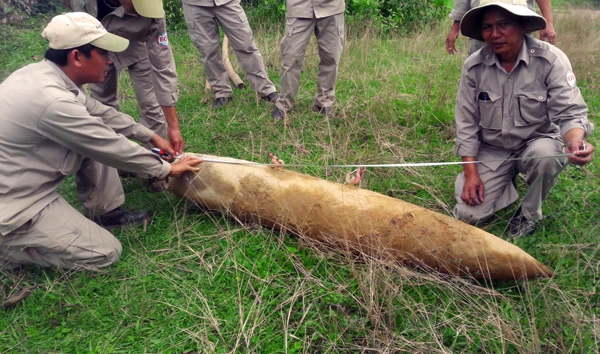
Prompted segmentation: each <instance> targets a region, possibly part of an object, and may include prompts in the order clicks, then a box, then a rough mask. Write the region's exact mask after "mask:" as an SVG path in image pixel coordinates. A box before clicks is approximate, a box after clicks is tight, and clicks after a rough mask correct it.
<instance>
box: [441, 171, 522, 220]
mask: <svg viewBox="0 0 600 354" xmlns="http://www.w3.org/2000/svg"><path fill="white" fill-rule="evenodd" d="M477 170H478V171H479V176H480V177H481V180H482V181H483V186H484V199H485V201H484V202H483V203H482V204H480V205H476V206H469V205H467V204H465V202H464V201H463V200H462V199H461V197H460V196H461V194H462V192H463V188H464V186H465V174H464V172H461V173H460V174H459V175H458V177H457V178H456V183H455V185H454V197H455V198H456V206H455V207H454V210H453V214H454V217H455V218H457V219H459V220H461V221H464V222H467V223H470V224H474V225H477V224H479V223H482V222H484V221H485V220H487V219H488V218H489V217H490V216H492V215H493V214H494V213H495V212H497V211H498V210H501V209H504V208H506V207H507V206H509V205H511V204H512V203H514V202H515V201H516V200H517V199H518V198H519V194H518V193H517V190H516V189H515V185H514V183H513V178H514V177H515V176H516V175H517V173H518V172H517V170H516V166H515V163H514V162H513V161H506V162H504V163H503V164H502V165H500V167H498V169H496V170H495V171H494V170H492V169H490V168H488V167H487V166H485V165H483V164H477Z"/></svg>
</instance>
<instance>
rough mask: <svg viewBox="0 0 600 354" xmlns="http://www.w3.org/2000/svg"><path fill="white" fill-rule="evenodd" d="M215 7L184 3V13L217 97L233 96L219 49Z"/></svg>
mask: <svg viewBox="0 0 600 354" xmlns="http://www.w3.org/2000/svg"><path fill="white" fill-rule="evenodd" d="M213 9H214V7H202V6H191V5H188V4H186V3H183V15H184V17H185V23H186V25H187V27H188V31H189V34H190V39H191V40H192V42H193V43H194V45H195V46H196V48H198V54H200V62H201V63H202V65H203V66H204V75H205V76H206V79H207V80H208V82H209V83H210V85H211V86H212V88H213V90H214V93H215V97H216V98H220V97H231V96H232V95H233V91H232V90H231V85H230V84H229V76H228V75H227V70H225V66H224V65H223V59H222V58H221V53H220V51H219V49H220V46H219V28H218V25H217V22H216V21H215V15H214V12H213Z"/></svg>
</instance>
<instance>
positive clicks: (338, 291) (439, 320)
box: [0, 10, 600, 353]
mask: <svg viewBox="0 0 600 354" xmlns="http://www.w3.org/2000/svg"><path fill="white" fill-rule="evenodd" d="M598 16H599V14H598V12H594V11H591V10H586V11H580V10H561V11H557V12H556V13H555V25H556V29H557V33H558V42H557V45H558V46H559V47H560V48H562V49H563V50H564V51H565V52H566V53H567V55H569V57H570V59H571V61H572V63H573V67H574V71H575V73H576V74H577V77H578V85H579V87H580V88H581V90H582V92H583V95H584V98H585V99H586V102H587V103H588V105H589V109H590V114H589V118H590V120H591V121H592V122H594V123H595V124H596V125H598V123H599V116H598V108H599V107H600V94H599V93H600V84H599V83H600V73H599V72H598V70H597V60H598V48H599V47H600V21H598ZM43 26H44V21H43V20H39V21H38V22H35V21H32V22H31V23H28V24H27V25H25V26H21V27H17V26H7V25H2V26H1V29H0V31H1V32H2V33H0V34H2V35H1V36H0V38H2V39H0V63H1V65H0V79H3V78H5V77H6V76H7V75H9V73H10V72H12V71H14V70H15V69H17V68H19V67H21V66H23V65H25V64H28V63H31V62H35V61H37V60H39V58H40V57H43V54H44V51H45V48H46V44H45V42H44V40H43V39H42V38H41V37H40V36H39V33H40V32H41V29H42V28H43ZM253 26H254V30H255V40H256V42H257V44H258V47H259V48H260V50H261V52H262V54H263V57H264V60H265V62H266V63H267V66H268V70H269V75H270V78H271V79H272V80H273V81H274V82H275V84H276V86H279V68H280V65H281V59H280V53H279V45H278V43H279V39H280V35H281V31H282V28H269V29H268V30H267V29H266V28H264V27H261V26H260V25H259V24H253ZM449 28H450V22H449V21H444V22H443V23H442V24H441V25H440V26H439V27H433V28H429V29H425V30H423V31H422V32H421V33H416V34H414V35H412V36H410V37H405V38H395V37H391V38H378V37H376V36H375V35H374V34H373V33H369V32H362V33H357V32H356V31H354V30H353V29H352V28H350V29H349V31H348V32H349V35H348V40H347V43H346V46H345V50H344V54H343V56H342V63H341V67H340V70H339V81H338V86H337V96H336V101H337V104H336V110H337V114H336V115H335V117H330V118H324V117H323V116H321V115H319V114H317V113H315V112H313V111H312V110H311V107H312V97H313V95H314V93H315V91H316V84H315V82H316V74H317V61H318V56H317V51H316V45H315V43H314V41H313V42H311V46H310V47H309V51H308V53H307V57H306V59H305V64H304V71H303V76H302V84H301V87H300V91H299V94H298V96H297V97H296V99H297V106H296V107H295V109H294V110H293V111H292V112H291V114H290V116H289V119H288V120H286V121H284V122H279V123H275V122H273V121H272V119H271V116H270V111H271V109H272V106H269V105H267V104H266V103H263V102H261V101H260V100H258V99H257V97H256V96H255V94H254V93H253V92H252V90H251V89H245V90H238V89H234V101H233V103H232V104H230V105H229V106H227V107H226V108H224V109H218V110H217V109H213V108H212V107H211V102H212V95H211V94H207V93H205V92H204V76H203V72H202V69H201V66H200V64H199V60H198V54H197V52H196V49H195V47H194V46H193V45H192V43H191V42H190V40H189V38H188V36H187V33H185V32H182V33H170V41H171V43H172V47H173V50H174V53H175V58H176V61H177V65H178V67H177V68H178V73H179V88H180V91H181V99H180V101H179V104H178V107H177V108H178V111H179V114H180V119H181V127H182V133H183V136H184V139H185V140H186V143H187V146H186V151H189V152H199V153H208V154H213V155H220V156H230V157H234V158H241V159H247V160H252V161H257V162H267V157H266V156H267V153H268V152H269V151H273V152H275V153H276V154H277V155H278V156H279V157H281V158H282V159H283V160H285V161H286V162H287V163H288V164H303V165H306V167H304V168H302V169H296V170H299V171H301V172H305V173H308V174H311V175H315V176H319V177H322V178H327V179H329V180H333V181H339V182H342V181H343V179H344V175H345V173H346V172H348V171H346V170H334V171H332V170H328V171H327V173H326V171H325V169H324V165H325V164H326V163H330V164H331V163H348V164H352V163H400V162H433V161H456V160H458V158H457V157H456V156H455V155H454V143H453V138H454V134H455V129H454V116H453V113H454V100H455V92H456V88H457V86H458V80H459V77H460V68H461V65H462V62H463V60H464V59H465V54H464V53H465V52H466V45H465V44H466V41H465V40H464V38H463V39H461V40H460V43H459V45H460V49H461V50H462V51H461V53H460V54H459V55H457V56H449V55H447V54H446V52H445V50H444V46H443V42H444V39H445V36H446V34H447V30H448V29H449ZM232 59H233V56H232ZM234 65H235V60H234ZM240 73H241V72H240ZM121 98H122V104H121V108H122V110H123V111H124V112H126V113H128V114H131V115H133V116H134V117H135V115H136V110H137V108H136V103H135V99H134V95H133V90H132V88H131V84H130V82H129V81H128V78H127V75H126V73H123V74H122V75H121ZM15 118H17V117H15ZM597 136H598V134H596V136H592V137H590V139H589V141H590V142H591V143H592V144H593V145H594V146H597V147H598V146H600V140H599V139H598V137H597ZM459 172H460V167H438V168H434V167H426V168H410V169H371V170H369V171H368V173H367V176H366V183H364V184H363V185H362V188H365V189H370V190H374V191H377V192H380V193H383V194H387V195H390V196H393V197H395V198H400V199H403V200H406V201H408V202H411V203H414V204H417V205H420V206H422V207H425V208H428V209H432V210H435V211H438V212H440V213H444V214H447V215H448V214H450V211H451V210H452V208H453V206H454V196H453V189H454V178H455V176H456V175H457V174H458V173H459ZM599 177H600V168H599V167H598V158H597V156H596V157H595V158H594V160H593V161H592V163H591V164H589V165H588V166H586V167H584V168H580V167H574V166H569V167H568V168H567V169H566V170H565V171H564V173H563V174H562V175H561V177H560V180H559V183H558V185H557V186H556V188H555V189H554V190H553V191H552V193H551V195H550V196H549V198H548V200H547V201H546V203H545V204H544V214H545V216H546V218H545V219H544V220H543V222H542V224H541V227H540V228H539V229H538V231H536V233H535V234H534V235H533V236H532V237H529V238H526V239H519V240H516V241H515V243H516V244H517V245H518V246H519V247H521V248H523V249H524V250H525V251H527V252H528V253H530V254H531V255H532V256H534V257H536V258H537V259H538V260H540V261H541V262H543V263H544V264H546V265H547V266H549V267H550V268H551V269H553V270H554V271H555V272H556V273H557V274H558V276H557V277H555V278H553V279H545V280H535V281H530V282H518V283H515V282H492V283H486V282H476V281H473V280H470V279H459V278H454V277H448V276H443V275H439V274H427V273H424V272H420V271H416V270H412V269H408V268H405V267H402V266H401V265H398V264H389V263H384V262H383V261H378V260H374V259H372V260H368V261H359V260H358V259H357V258H356V257H353V256H352V255H347V254H342V253H339V252H338V251H335V250H333V249H330V248H327V247H325V246H318V245H312V244H310V243H307V242H306V241H303V240H302V239H298V238H297V237H294V236H291V235H288V234H281V233H278V232H273V231H271V230H268V229H264V228H261V227H259V226H256V225H247V224H244V225H241V224H237V223H235V222H234V221H232V220H230V219H227V218H225V217H223V216H220V215H217V214H207V213H204V212H201V211H199V210H198V209H197V208H196V207H195V206H194V205H193V204H192V203H190V202H187V201H185V200H180V199H178V198H177V197H175V196H173V195H170V194H168V193H167V192H164V193H160V194H157V193H152V192H150V191H149V189H147V187H146V186H145V184H144V183H143V182H141V181H137V180H129V179H128V180H124V187H125V190H126V193H127V202H126V205H125V206H126V207H127V208H131V209H134V208H135V209H138V208H139V209H146V210H149V211H151V212H153V213H154V215H155V216H154V219H153V221H152V223H151V224H150V225H149V226H148V230H147V231H146V232H143V231H142V230H141V228H140V229H129V230H123V231H116V232H115V235H116V236H117V237H118V238H119V240H120V241H121V242H122V243H123V248H124V252H123V255H122V257H121V260H120V261H119V262H118V263H117V264H115V265H114V266H112V267H110V268H107V269H104V270H102V271H100V272H66V271H61V270H52V269H40V268H35V267H33V268H27V269H24V270H20V271H17V272H7V271H0V302H1V301H2V299H3V298H8V297H9V296H11V295H12V294H14V293H16V292H18V291H19V290H21V289H23V288H24V287H32V294H31V296H30V297H29V298H28V299H26V300H25V301H22V302H20V303H19V304H17V305H16V306H15V307H13V308H10V309H5V310H2V309H0V353H196V352H197V353H213V352H217V353H226V352H227V353H234V352H235V353H280V352H285V353H288V352H289V353H350V352H351V353H379V352H382V353H397V352H407V353H463V352H464V353H540V352H542V353H598V352H600V294H599V291H600V287H599V281H600V244H599V236H598V234H599V232H600V229H599V226H598V225H599V222H598V219H599V218H600V212H599V209H600V192H599V190H600V179H599ZM519 191H520V192H524V191H525V186H524V184H523V183H521V184H520V186H519ZM62 193H63V195H64V196H65V197H66V198H67V199H68V200H70V201H72V202H73V204H74V205H77V202H76V199H77V198H76V194H75V187H74V182H73V180H72V179H69V180H67V181H66V183H65V184H64V185H63V188H62ZM516 208H517V205H514V206H511V207H510V208H508V209H507V210H505V211H502V212H500V213H499V214H498V215H497V216H496V217H494V218H493V219H492V220H491V221H490V222H489V223H488V224H486V225H485V226H484V227H483V228H484V229H485V230H486V231H488V232H490V233H492V234H495V235H497V236H499V237H504V236H505V235H506V232H507V230H506V229H507V227H506V225H507V222H508V219H509V218H510V216H511V215H512V213H513V212H514V211H515V210H516Z"/></svg>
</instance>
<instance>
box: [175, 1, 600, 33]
mask: <svg viewBox="0 0 600 354" xmlns="http://www.w3.org/2000/svg"><path fill="white" fill-rule="evenodd" d="M594 1H600V0H594ZM446 2H447V0H346V22H347V23H349V24H351V25H353V26H355V27H358V28H359V29H360V27H366V26H374V27H375V28H376V30H377V32H378V33H381V34H385V33H389V32H392V31H393V32H409V31H412V30H415V29H418V28H421V27H423V26H424V25H426V24H429V23H431V22H435V21H437V20H439V19H441V18H443V17H444V16H446V15H447V14H448V12H449V9H448V7H447V5H446ZM164 6H165V11H166V13H167V23H168V24H169V27H170V28H171V29H185V21H184V19H183V11H182V8H181V0H165V1H164ZM242 6H243V7H244V9H245V11H246V13H247V14H248V17H250V18H252V19H253V20H254V21H258V22H260V23H262V24H265V25H271V24H283V23H284V19H285V11H286V8H285V0H242Z"/></svg>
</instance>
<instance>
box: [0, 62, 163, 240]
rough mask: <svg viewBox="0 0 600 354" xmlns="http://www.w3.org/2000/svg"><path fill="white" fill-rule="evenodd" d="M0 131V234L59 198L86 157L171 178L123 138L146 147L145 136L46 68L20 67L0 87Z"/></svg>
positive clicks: (148, 135) (154, 158) (128, 119)
mask: <svg viewBox="0 0 600 354" xmlns="http://www.w3.org/2000/svg"><path fill="white" fill-rule="evenodd" d="M0 127H1V128H0V166H2V168H0V196H2V197H1V198H0V235H6V234H8V233H10V232H11V231H13V230H14V229H16V228H18V227H19V226H21V225H23V224H24V223H25V222H27V221H28V220H30V219H31V218H32V217H33V216H34V215H36V214H37V213H38V212H39V211H40V210H42V209H43V208H44V207H45V206H46V205H48V204H49V203H50V202H52V201H53V200H54V199H56V198H57V197H58V196H59V195H58V193H57V191H56V188H57V187H58V185H59V184H60V183H61V181H62V180H63V179H64V178H65V176H68V175H70V174H73V173H75V172H76V171H77V170H78V169H79V167H80V166H81V162H82V159H83V158H84V157H88V158H91V159H93V160H95V161H98V162H100V163H102V164H105V165H108V166H112V167H115V168H118V169H122V170H125V171H132V172H141V173H143V174H144V175H147V176H152V177H159V178H164V177H166V176H167V175H168V174H169V172H170V171H171V167H170V165H169V164H168V163H166V162H163V161H162V160H161V159H160V158H159V157H158V156H157V155H155V154H153V153H151V152H150V151H149V150H147V149H144V148H142V147H141V146H139V145H137V144H136V143H134V142H132V141H130V140H128V139H127V138H133V139H136V140H138V141H141V142H148V141H149V140H150V138H151V137H152V135H153V134H154V133H153V132H152V131H151V130H150V129H148V128H146V127H144V126H142V125H140V124H137V123H136V122H135V121H134V120H133V118H131V117H130V116H128V115H125V114H122V113H119V112H117V111H116V110H114V109H113V108H110V107H107V106H104V105H102V104H101V103H100V102H98V101H96V100H94V99H92V98H89V97H88V96H87V95H85V93H84V91H82V90H81V89H79V88H77V87H76V86H75V84H74V83H73V82H72V81H71V80H70V79H69V78H68V77H67V76H66V75H65V74H64V73H63V71H62V70H60V69H59V68H58V67H57V66H56V65H55V64H53V63H51V62H49V61H43V62H40V63H36V64H31V65H28V66H26V67H24V68H21V69H19V70H17V71H16V72H14V73H13V74H12V75H10V76H9V77H8V78H7V79H6V80H5V81H4V82H3V83H2V84H0Z"/></svg>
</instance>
